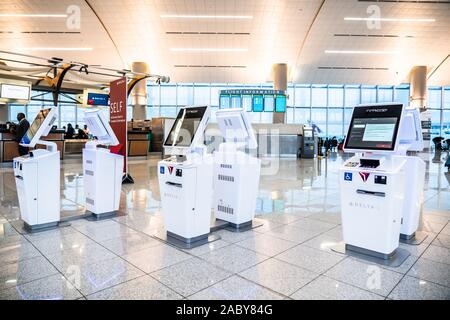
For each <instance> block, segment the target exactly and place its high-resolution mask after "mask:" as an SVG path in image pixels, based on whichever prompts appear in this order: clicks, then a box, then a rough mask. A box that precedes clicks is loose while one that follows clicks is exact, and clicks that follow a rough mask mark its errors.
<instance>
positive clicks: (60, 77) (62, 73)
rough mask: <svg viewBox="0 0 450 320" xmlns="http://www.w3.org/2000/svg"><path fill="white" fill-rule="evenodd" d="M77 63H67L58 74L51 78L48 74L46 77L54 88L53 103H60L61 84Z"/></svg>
mask: <svg viewBox="0 0 450 320" xmlns="http://www.w3.org/2000/svg"><path fill="white" fill-rule="evenodd" d="M74 66H75V65H73V64H65V65H64V66H63V68H62V70H61V71H60V72H58V74H56V76H55V77H54V78H50V77H48V76H46V77H45V80H46V81H47V83H48V84H49V85H50V86H51V88H52V89H53V92H52V94H53V105H54V106H55V107H56V106H57V105H58V96H59V91H60V90H61V86H62V83H63V80H64V77H65V76H66V74H67V72H68V71H69V70H70V69H72V68H73V67H74Z"/></svg>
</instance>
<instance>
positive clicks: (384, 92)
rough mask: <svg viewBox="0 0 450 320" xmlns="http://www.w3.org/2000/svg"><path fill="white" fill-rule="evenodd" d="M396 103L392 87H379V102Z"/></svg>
mask: <svg viewBox="0 0 450 320" xmlns="http://www.w3.org/2000/svg"><path fill="white" fill-rule="evenodd" d="M392 101H394V89H393V87H392V86H379V87H378V102H392Z"/></svg>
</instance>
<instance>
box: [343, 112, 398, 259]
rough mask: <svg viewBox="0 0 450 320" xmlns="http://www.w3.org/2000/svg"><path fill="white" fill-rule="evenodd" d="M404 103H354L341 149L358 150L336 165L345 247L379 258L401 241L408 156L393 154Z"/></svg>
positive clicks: (393, 250) (394, 249)
mask: <svg viewBox="0 0 450 320" xmlns="http://www.w3.org/2000/svg"><path fill="white" fill-rule="evenodd" d="M402 116H403V105H402V104H383V105H380V104H376V105H365V106H356V107H355V108H354V109H353V115H352V119H351V122H350V126H349V129H348V134H347V136H346V140H345V144H344V150H345V151H346V152H355V153H357V154H356V155H355V156H354V157H352V158H350V159H349V160H347V161H345V163H344V164H343V166H342V167H341V168H340V185H341V208H342V210H341V214H342V229H343V236H344V242H345V244H346V248H347V249H349V250H353V251H358V252H360V253H363V254H368V255H371V256H375V257H378V258H382V259H389V258H391V257H393V255H394V254H395V251H396V249H397V248H398V245H399V236H400V228H401V221H402V215H403V204H404V202H405V179H406V177H405V163H406V159H404V158H402V157H396V156H395V155H394V152H395V151H396V150H397V148H398V145H399V140H400V139H399V137H398V131H399V128H400V125H401V120H402Z"/></svg>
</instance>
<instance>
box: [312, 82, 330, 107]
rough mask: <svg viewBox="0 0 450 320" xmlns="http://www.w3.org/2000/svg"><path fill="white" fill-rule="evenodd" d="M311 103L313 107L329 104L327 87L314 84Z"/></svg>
mask: <svg viewBox="0 0 450 320" xmlns="http://www.w3.org/2000/svg"><path fill="white" fill-rule="evenodd" d="M311 93H312V97H311V105H312V107H319V108H320V107H322V108H323V107H326V106H327V87H326V86H313V87H312V88H311Z"/></svg>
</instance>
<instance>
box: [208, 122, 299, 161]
mask: <svg viewBox="0 0 450 320" xmlns="http://www.w3.org/2000/svg"><path fill="white" fill-rule="evenodd" d="M252 128H253V131H254V133H255V136H256V139H257V141H258V149H257V153H258V156H263V157H297V156H298V155H299V154H300V150H301V142H302V135H303V126H302V125H299V124H264V123H255V124H252ZM222 142H223V138H222V136H221V133H220V130H219V128H218V126H217V124H216V123H210V124H209V125H208V127H207V129H206V132H205V144H206V146H207V148H208V152H213V151H215V150H217V149H218V147H219V145H220V144H221V143H222Z"/></svg>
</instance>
